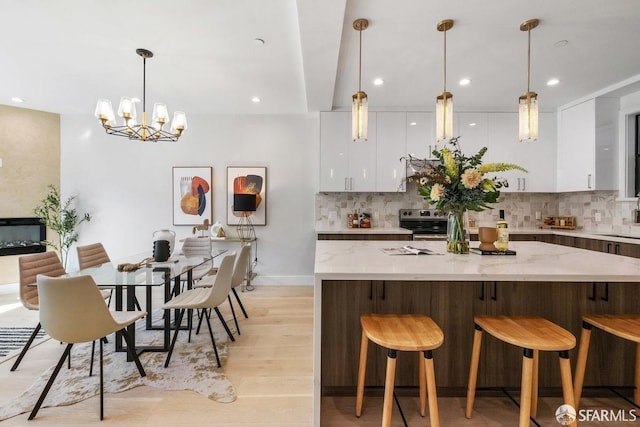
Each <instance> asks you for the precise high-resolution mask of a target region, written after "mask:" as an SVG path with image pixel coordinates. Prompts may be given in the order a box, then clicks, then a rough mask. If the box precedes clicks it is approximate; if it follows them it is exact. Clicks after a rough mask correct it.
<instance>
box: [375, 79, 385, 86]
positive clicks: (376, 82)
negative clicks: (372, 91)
mask: <svg viewBox="0 0 640 427" xmlns="http://www.w3.org/2000/svg"><path fill="white" fill-rule="evenodd" d="M373 84H374V85H376V86H382V85H383V84H384V80H382V79H381V78H379V77H378V78H377V79H375V80H374V81H373Z"/></svg>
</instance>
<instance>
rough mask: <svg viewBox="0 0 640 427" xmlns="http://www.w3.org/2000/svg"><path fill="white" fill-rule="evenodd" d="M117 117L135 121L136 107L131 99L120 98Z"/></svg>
mask: <svg viewBox="0 0 640 427" xmlns="http://www.w3.org/2000/svg"><path fill="white" fill-rule="evenodd" d="M118 116H120V117H122V118H124V119H132V118H133V119H135V117H136V106H135V104H134V102H133V100H132V99H131V98H127V97H126V96H123V97H122V98H120V105H118Z"/></svg>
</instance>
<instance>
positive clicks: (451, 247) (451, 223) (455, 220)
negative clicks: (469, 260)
mask: <svg viewBox="0 0 640 427" xmlns="http://www.w3.org/2000/svg"><path fill="white" fill-rule="evenodd" d="M464 212H465V211H464V209H461V210H459V211H451V212H449V218H448V220H447V252H451V253H454V254H468V253H469V238H468V236H467V233H466V231H465V229H464Z"/></svg>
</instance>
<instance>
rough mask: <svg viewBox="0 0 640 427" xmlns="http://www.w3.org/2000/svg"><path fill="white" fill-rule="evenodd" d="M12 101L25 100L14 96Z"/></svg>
mask: <svg viewBox="0 0 640 427" xmlns="http://www.w3.org/2000/svg"><path fill="white" fill-rule="evenodd" d="M11 100H12V101H13V102H24V99H22V98H20V97H17V96H14V97H13V98H11Z"/></svg>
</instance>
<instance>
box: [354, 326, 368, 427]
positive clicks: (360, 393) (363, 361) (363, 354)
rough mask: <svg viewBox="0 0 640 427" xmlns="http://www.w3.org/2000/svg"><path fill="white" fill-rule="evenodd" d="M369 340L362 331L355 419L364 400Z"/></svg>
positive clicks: (360, 410)
mask: <svg viewBox="0 0 640 427" xmlns="http://www.w3.org/2000/svg"><path fill="white" fill-rule="evenodd" d="M368 345H369V339H368V338H367V334H366V333H365V332H364V331H362V339H361V341H360V364H359V366H358V389H357V391H356V417H360V415H362V400H363V399H364V377H365V373H366V372H367V347H368Z"/></svg>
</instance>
